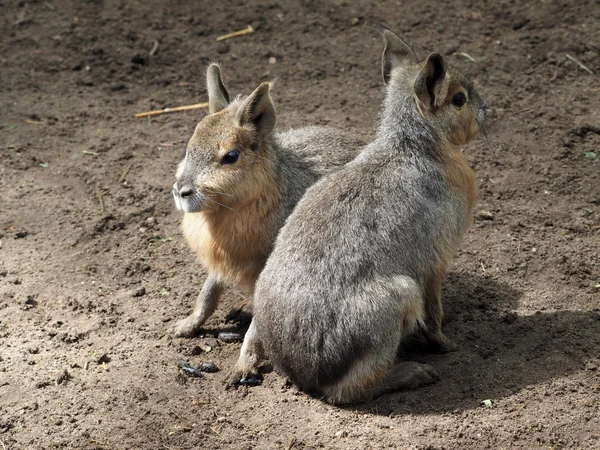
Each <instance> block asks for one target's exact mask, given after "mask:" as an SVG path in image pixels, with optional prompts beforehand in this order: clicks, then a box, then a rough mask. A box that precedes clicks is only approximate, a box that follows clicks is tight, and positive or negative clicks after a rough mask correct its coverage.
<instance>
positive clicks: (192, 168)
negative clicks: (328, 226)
mask: <svg viewBox="0 0 600 450" xmlns="http://www.w3.org/2000/svg"><path fill="white" fill-rule="evenodd" d="M206 84H207V90H208V105H209V114H208V115H206V116H205V117H204V118H203V119H202V120H201V121H200V123H198V125H197V126H196V130H195V131H194V135H193V136H192V137H191V139H190V140H189V142H188V145H187V148H186V151H185V156H184V158H183V160H182V161H181V162H180V163H179V167H178V168H177V173H176V178H177V181H176V182H175V184H174V185H173V197H174V198H175V205H176V206H177V208H178V209H180V210H182V211H184V212H188V213H189V212H200V211H215V210H220V209H221V208H226V209H234V207H233V208H232V206H233V205H235V204H237V203H238V202H240V201H246V200H247V201H251V200H252V199H253V197H254V195H255V193H256V191H257V190H258V189H260V188H261V187H262V186H263V185H264V182H265V179H266V177H268V176H269V175H270V165H269V151H270V134H271V132H272V131H273V128H274V126H275V108H274V106H273V103H272V102H271V98H270V96H269V88H270V85H269V83H262V84H261V85H260V86H258V88H256V90H255V91H254V92H253V93H252V94H250V95H249V96H248V97H246V98H237V99H235V100H233V101H232V102H230V101H229V94H228V92H227V89H225V85H224V84H223V81H222V80H221V72H220V69H219V66H218V65H216V64H211V65H210V66H209V67H208V71H207V75H206Z"/></svg>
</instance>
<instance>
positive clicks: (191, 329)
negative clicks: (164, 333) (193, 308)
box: [172, 316, 202, 338]
mask: <svg viewBox="0 0 600 450" xmlns="http://www.w3.org/2000/svg"><path fill="white" fill-rule="evenodd" d="M201 326H202V323H201V322H200V321H199V320H197V319H196V318H195V317H194V316H188V317H186V318H185V319H182V320H180V321H179V322H177V323H176V324H175V325H174V326H173V329H172V334H173V335H174V336H175V337H179V338H193V337H195V336H196V335H197V334H198V332H199V331H200V327H201Z"/></svg>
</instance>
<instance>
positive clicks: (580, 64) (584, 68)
mask: <svg viewBox="0 0 600 450" xmlns="http://www.w3.org/2000/svg"><path fill="white" fill-rule="evenodd" d="M566 55H567V58H569V59H570V60H571V61H573V62H574V63H575V64H577V65H578V66H579V67H581V68H582V69H583V70H585V71H586V72H589V73H591V74H592V75H594V72H592V71H591V70H590V69H589V68H588V67H586V66H584V65H583V63H582V62H581V61H579V60H577V59H575V58H573V57H572V56H571V55H569V54H568V53H566Z"/></svg>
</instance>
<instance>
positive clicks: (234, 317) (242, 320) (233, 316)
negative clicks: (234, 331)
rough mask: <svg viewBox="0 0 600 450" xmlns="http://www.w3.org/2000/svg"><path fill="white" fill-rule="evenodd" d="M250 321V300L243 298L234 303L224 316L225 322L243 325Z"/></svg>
mask: <svg viewBox="0 0 600 450" xmlns="http://www.w3.org/2000/svg"><path fill="white" fill-rule="evenodd" d="M251 321H252V302H251V301H249V300H244V301H243V302H240V303H238V304H237V305H235V306H234V307H233V308H231V310H230V311H229V313H228V314H227V315H226V316H225V323H238V324H240V325H244V324H247V323H250V322H251Z"/></svg>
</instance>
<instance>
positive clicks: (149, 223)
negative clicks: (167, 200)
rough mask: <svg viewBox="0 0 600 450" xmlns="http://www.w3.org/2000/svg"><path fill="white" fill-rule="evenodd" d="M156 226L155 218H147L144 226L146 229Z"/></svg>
mask: <svg viewBox="0 0 600 450" xmlns="http://www.w3.org/2000/svg"><path fill="white" fill-rule="evenodd" d="M157 224H158V221H157V220H156V218H155V217H148V218H147V219H146V226H147V227H148V228H154V227H155V226H156V225H157Z"/></svg>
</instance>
